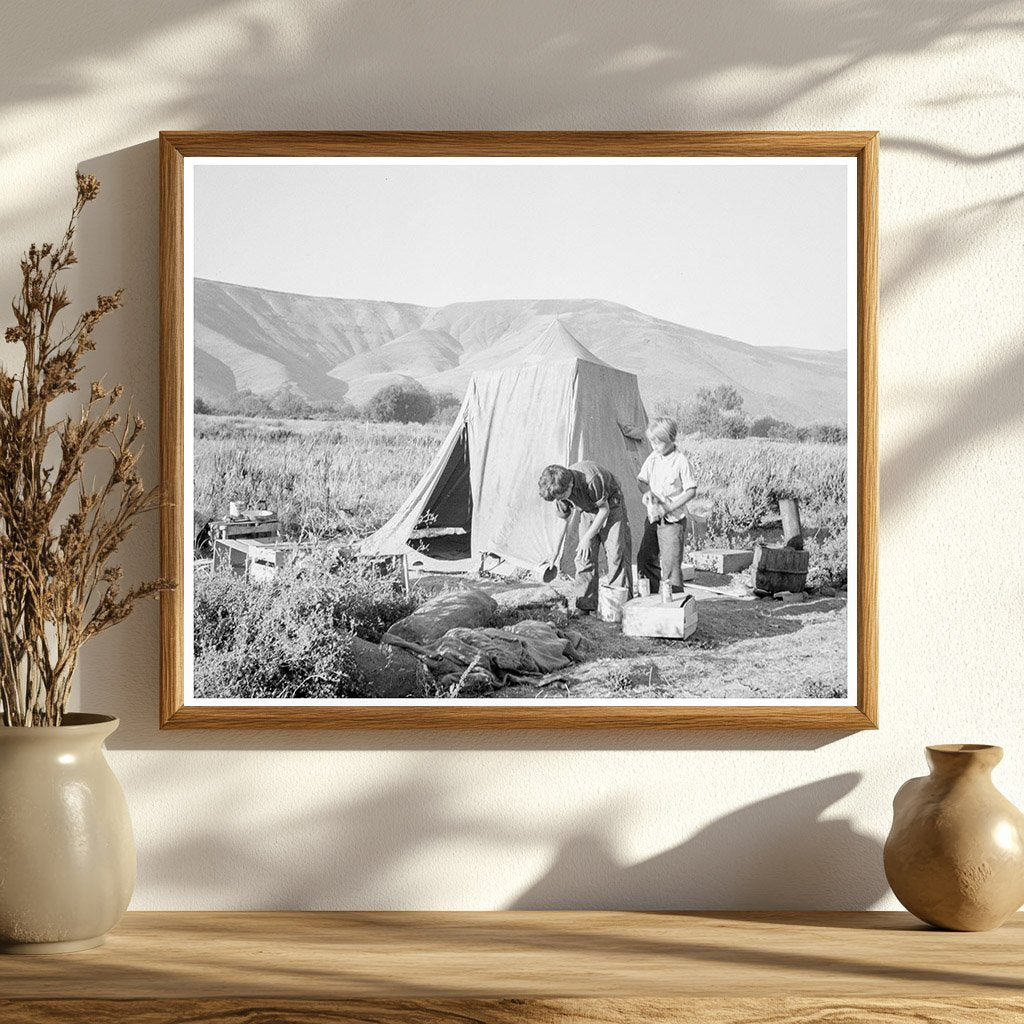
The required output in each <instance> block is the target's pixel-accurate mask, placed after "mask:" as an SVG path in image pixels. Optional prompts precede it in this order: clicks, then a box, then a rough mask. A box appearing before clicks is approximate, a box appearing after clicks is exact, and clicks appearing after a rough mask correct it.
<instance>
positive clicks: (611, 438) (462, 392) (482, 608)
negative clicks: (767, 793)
mask: <svg viewBox="0 0 1024 1024" xmlns="http://www.w3.org/2000/svg"><path fill="white" fill-rule="evenodd" d="M877 155H878V137H877V133H875V132H656V133H621V132H594V133H589V132H588V133H563V132H468V133H452V132H422V133H419V132H416V133H405V132H387V133H376V132H373V133H345V132H271V133H256V132H164V133H162V134H161V139H160V160H161V184H160V188H161V192H160V219H161V269H160V272H161V319H162V340H161V364H162V418H161V425H162V437H161V459H162V474H163V489H164V506H163V514H162V538H161V543H162V561H163V572H164V575H166V576H167V577H169V578H171V579H173V580H174V581H175V582H176V583H177V588H176V589H175V590H173V591H170V592H167V593H164V594H163V595H162V601H163V605H162V694H161V725H162V726H163V727H170V728H239V727H243V728H248V727H253V728H257V727H260V728H291V727H295V728H402V729H405V728H415V729H420V728H445V729H450V728H473V729H479V728H501V729H508V728H530V729H535V728H558V729H562V728H620V729H622V728H629V729H632V728H658V729H685V728H769V729H786V728H794V729H836V730H854V729H866V728H875V727H876V726H877V702H876V676H877V667H876V646H877V625H876V624H877V612H876V598H875V590H876V558H877V555H876V534H877V519H878V504H877V503H878V487H877V454H876V445H875V429H876V428H875V389H876V385H875V360H876V352H875V348H876V341H875V337H876V315H877V249H876V245H877V242H876V233H877V228H876V217H877Z"/></svg>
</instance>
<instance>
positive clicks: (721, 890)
mask: <svg viewBox="0 0 1024 1024" xmlns="http://www.w3.org/2000/svg"><path fill="white" fill-rule="evenodd" d="M293 767H294V777H293V782H294V785H295V787H296V792H302V791H303V789H304V788H305V786H306V785H307V783H312V782H313V781H314V780H313V779H310V778H308V777H307V772H309V771H313V772H315V771H316V769H315V768H314V767H313V766H312V765H309V766H308V767H307V768H305V769H304V767H303V763H302V762H300V763H298V764H296V765H294V766H293ZM575 779H576V782H577V783H578V784H577V785H576V786H575V788H574V783H573V780H572V779H569V780H566V783H565V785H564V788H563V793H562V796H563V798H567V807H568V808H571V809H567V811H566V813H564V814H560V815H557V816H554V817H551V816H547V815H536V814H524V813H523V808H522V793H521V792H520V789H521V787H522V785H523V784H524V782H523V779H521V778H516V779H512V778H509V779H508V780H507V781H505V780H502V779H500V778H495V777H493V776H492V777H490V778H488V779H487V780H486V788H487V791H488V793H490V795H491V800H490V801H488V800H483V801H480V800H479V789H478V783H477V782H476V781H474V779H473V778H471V777H468V776H467V777H466V778H464V779H461V780H459V781H455V780H454V779H453V780H452V781H451V782H450V783H447V784H446V783H442V782H441V781H440V780H439V779H437V778H436V775H435V774H434V773H432V772H430V771H429V767H428V765H427V763H426V762H424V764H422V765H421V764H414V765H413V766H412V768H411V770H409V771H406V772H403V773H402V774H401V775H400V776H399V777H398V778H397V779H395V778H393V779H390V780H388V781H387V782H381V783H380V784H374V783H373V782H372V781H371V782H370V783H369V784H367V782H366V780H356V781H353V782H352V783H350V784H351V785H352V786H353V787H356V788H357V790H358V791H357V792H355V793H353V794H352V795H351V796H346V794H345V789H346V782H345V780H344V779H342V778H339V789H340V790H341V792H339V793H338V794H337V795H336V797H335V798H334V801H333V803H329V804H326V805H321V804H320V803H317V804H316V805H315V807H312V806H307V807H303V806H301V804H300V805H299V806H292V807H290V808H288V809H280V808H277V809H268V808H265V807H260V806H255V805H253V803H252V801H253V798H254V795H255V794H257V793H258V792H259V790H260V783H259V781H258V780H255V779H252V780H250V779H248V778H244V777H235V778H232V779H223V780H212V781H211V785H210V787H209V790H208V792H207V793H206V795H205V797H204V802H203V805H202V811H201V813H195V811H194V808H193V806H192V805H193V800H194V796H193V795H192V794H190V793H185V792H183V791H182V790H181V787H180V785H178V784H177V783H176V782H174V780H170V779H167V778H166V777H165V776H164V774H163V773H160V772H158V771H155V770H154V769H153V768H152V767H148V768H143V769H142V770H141V773H139V774H137V775H136V776H134V778H133V781H132V785H131V792H130V796H131V797H132V800H133V803H135V804H137V805H138V806H140V807H157V806H159V807H162V808H163V809H164V810H163V812H162V813H163V814H164V815H166V814H167V813H168V811H169V810H170V807H169V806H168V801H169V802H170V805H171V806H173V805H174V804H175V803H180V805H181V808H180V813H178V814H176V815H175V818H176V819H177V821H178V825H177V826H176V827H175V828H174V829H173V830H171V831H170V832H169V833H168V835H169V839H168V840H167V841H163V842H160V841H159V840H154V839H153V833H152V832H146V833H145V834H146V835H147V836H148V837H149V839H148V843H147V844H145V845H143V846H142V847H141V848H140V851H139V879H140V890H141V889H143V887H144V890H145V891H144V893H143V898H144V899H145V901H146V903H147V905H150V906H153V905H157V906H159V905H161V894H163V893H175V894H186V895H185V897H184V898H185V899H187V900H188V901H189V902H188V906H189V907H196V908H201V907H203V906H205V905H207V904H208V903H209V901H210V900H212V899H216V900H217V901H218V905H219V906H221V907H223V908H225V909H228V908H230V907H232V906H237V907H240V908H245V907H259V908H262V909H265V910H274V909H307V910H332V909H333V910H343V909H360V908H363V907H368V906H374V907H378V908H380V909H387V908H394V909H398V908H405V909H410V908H426V909H429V908H430V907H435V906H446V907H448V908H450V909H459V908H461V909H473V908H475V907H477V906H479V905H481V904H482V903H487V904H490V905H492V906H493V905H498V906H503V907H505V908H507V909H525V910H531V909H532V910H536V909H559V908H569V907H571V908H574V909H598V908H600V909H628V910H683V909H703V908H707V907H709V906H713V907H715V908H717V909H719V910H724V911H730V910H737V911H739V910H774V909H787V910H799V909H814V908H816V907H821V906H830V907H833V908H835V907H836V898H837V893H841V894H842V903H843V906H845V907H847V908H849V909H865V908H867V907H870V906H872V905H873V904H874V903H875V902H877V901H878V900H879V899H880V898H881V897H882V896H883V894H884V893H885V891H886V883H885V879H884V877H883V873H882V868H881V849H880V844H879V843H878V842H877V841H876V840H875V839H873V838H871V837H870V836H868V835H865V834H863V833H861V832H858V831H857V830H856V829H855V828H854V827H853V826H852V824H851V822H850V820H849V818H846V817H835V818H827V817H825V816H826V814H827V813H828V810H829V808H830V807H831V806H832V805H833V804H836V803H838V802H839V801H842V800H843V799H844V798H845V797H847V796H848V795H849V794H850V793H851V792H852V791H853V790H854V789H855V788H856V786H857V785H858V784H859V782H860V781H861V775H860V773H855V772H850V773H845V774H842V775H836V776H831V777H828V778H824V779H821V780H817V781H814V782H811V783H808V784H806V785H802V786H798V787H795V788H793V789H789V790H784V791H782V792H780V793H777V794H775V795H773V796H771V797H768V798H766V799H763V800H759V801H757V802H754V803H750V804H747V805H745V806H743V807H740V808H738V809H737V810H734V811H732V812H731V813H729V814H727V815H725V816H724V817H722V818H721V819H719V820H717V821H714V822H712V823H711V824H710V825H707V826H706V827H704V828H702V829H700V830H698V831H696V832H694V833H693V834H692V835H691V836H689V838H687V839H685V840H683V841H682V842H679V843H678V844H677V845H675V846H673V847H671V848H669V849H666V850H664V851H663V852H661V853H659V854H657V855H655V856H653V857H649V858H646V859H643V860H640V861H638V862H636V863H628V862H627V860H626V859H624V858H623V857H622V856H621V855H617V854H616V853H615V852H614V849H615V847H616V846H620V845H621V842H622V839H623V837H624V836H628V831H629V822H630V821H632V820H634V818H635V813H636V809H635V808H634V807H633V806H631V801H630V800H629V797H628V794H627V793H625V792H620V793H619V794H618V795H612V796H608V797H605V798H601V799H596V800H595V799H594V795H593V793H592V792H590V790H589V787H588V786H587V783H586V781H585V780H583V779H581V777H579V776H576V777H575ZM542 782H543V775H542V772H538V773H535V774H534V775H533V777H532V784H534V785H536V784H542ZM708 784H711V783H710V781H709V780H708V779H705V780H704V782H703V783H700V784H699V785H708ZM506 787H507V789H508V793H507V796H506V797H504V798H503V797H502V796H501V794H502V792H503V790H504V789H505V788H506ZM474 795H475V797H476V799H474ZM384 805H386V807H387V813H381V808H382V806H384ZM246 808H249V810H246ZM271 826H272V827H271ZM678 828H679V832H680V833H685V832H686V831H687V829H688V823H687V822H686V821H685V820H682V819H681V820H680V821H679V823H678ZM567 836H569V837H570V838H568V839H567V838H566V837H567ZM545 851H550V854H546V853H545ZM485 852H486V855H485ZM538 854H540V856H539V857H538ZM466 856H468V857H470V858H471V864H472V868H473V870H472V874H471V875H470V876H468V877H467V876H464V875H463V872H464V871H465V870H466V863H465V861H464V857H466ZM535 865H540V866H539V868H538V867H535ZM532 874H533V875H536V880H535V881H534V882H532V883H531V884H529V885H528V886H527V887H526V888H525V889H522V890H521V891H518V893H517V889H518V888H519V886H520V885H521V884H522V882H521V880H522V879H523V878H529V877H530V876H531V875H532ZM182 898H183V897H182V896H180V895H179V896H178V897H177V899H178V901H179V902H178V904H177V905H178V906H179V907H181V903H180V900H181V899H182Z"/></svg>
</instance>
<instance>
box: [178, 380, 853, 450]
mask: <svg viewBox="0 0 1024 1024" xmlns="http://www.w3.org/2000/svg"><path fill="white" fill-rule="evenodd" d="M460 404H461V402H460V401H459V399H458V398H457V397H456V396H455V395H452V394H449V393H448V392H444V391H428V390H427V389H426V388H425V387H423V386H422V385H419V384H412V383H401V384H388V385H387V386H386V387H383V388H381V389H380V391H378V392H377V393H376V394H375V395H374V396H373V397H372V398H371V399H370V400H369V401H368V402H366V403H365V404H363V405H354V404H353V403H352V402H347V401H345V400H344V399H341V400H336V401H312V400H310V399H307V398H305V397H304V396H303V395H302V394H300V393H299V392H298V391H297V390H296V388H295V387H294V386H293V385H290V384H285V385H283V386H282V387H280V388H278V389H277V390H276V391H273V392H271V393H269V394H261V395H258V394H255V393H254V392H252V391H240V392H238V394H236V395H234V396H233V397H232V398H230V399H229V400H227V401H225V402H213V401H211V400H207V399H203V398H196V400H195V411H196V412H197V413H201V414H206V415H212V416H251V417H256V418H260V419H292V420H368V421H370V422H373V423H449V422H451V420H453V419H454V417H455V413H456V411H457V410H458V408H459V406H460ZM655 412H656V414H657V415H659V416H668V417H670V418H671V419H674V420H676V422H677V423H678V424H679V431H680V433H682V434H701V435H703V436H704V437H727V438H743V437H765V438H772V439H774V440H780V441H819V442H824V443H825V444H846V439H847V430H846V425H845V424H840V423H812V424H810V425H802V426H796V425H794V424H792V423H789V422H787V421H786V420H780V419H777V418H776V417H775V416H756V417H751V416H748V415H747V414H746V413H745V412H744V411H743V396H742V395H741V394H740V393H739V391H737V389H736V388H735V387H733V386H732V385H731V384H719V385H718V386H717V387H714V388H709V387H702V388H698V389H697V391H696V393H695V394H694V395H693V396H692V397H690V398H689V399H687V400H685V401H683V402H678V403H662V404H661V405H660V406H659V407H658V408H657V409H656V410H655Z"/></svg>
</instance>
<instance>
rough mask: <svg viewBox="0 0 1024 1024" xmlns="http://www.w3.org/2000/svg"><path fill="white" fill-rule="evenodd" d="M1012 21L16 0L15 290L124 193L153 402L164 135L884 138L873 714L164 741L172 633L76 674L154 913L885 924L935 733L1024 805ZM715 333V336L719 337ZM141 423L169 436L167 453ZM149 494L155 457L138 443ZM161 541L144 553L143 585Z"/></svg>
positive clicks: (9, 128)
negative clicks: (821, 729)
mask: <svg viewBox="0 0 1024 1024" xmlns="http://www.w3.org/2000/svg"><path fill="white" fill-rule="evenodd" d="M1022 15H1024V10H1022V5H1021V4H1020V3H1019V2H1018V3H998V2H981V0H930V2H928V3H917V2H913V3H912V2H905V0H904V2H889V3H886V2H883V0H872V2H865V3H851V2H845V3H844V2H839V0H820V2H815V0H803V2H794V0H762V2H760V3H752V2H748V0H716V2H713V3H708V2H701V0H690V2H656V3H639V4H638V3H626V2H620V3H610V2H587V3H583V2H577V3H570V2H566V0H515V2H505V3H499V2H483V0H463V2H444V3H442V2H436V3H434V2H413V0H406V2H398V0H374V2H370V0H352V2H348V3H343V2H314V0H265V2H255V0H250V2H243V0H234V2H228V0H161V2H159V3H157V2H152V0H136V2H133V3H123V2H116V0H94V2H92V3H90V4H65V3H56V2H54V0H8V2H7V3H6V4H5V8H4V26H3V33H2V37H0V57H2V59H0V97H2V106H0V152H2V158H0V168H2V172H3V188H2V190H0V294H2V295H7V294H10V293H12V291H13V288H14V284H15V280H16V277H15V273H14V272H15V271H16V269H17V267H16V257H17V255H18V253H19V252H20V251H21V249H22V248H24V247H25V246H26V245H27V243H28V242H29V241H31V240H33V239H37V240H40V241H42V240H45V239H47V238H51V237H54V236H55V235H56V234H57V232H58V231H59V230H60V227H61V226H62V224H63V217H64V215H65V211H66V209H67V207H68V205H69V202H70V198H71V195H72V188H73V172H74V168H75V166H76V165H80V166H82V167H83V168H84V169H86V170H88V171H91V172H93V173H95V174H97V175H98V176H99V177H100V178H101V179H102V181H103V185H104V195H103V197H102V199H101V200H100V201H99V202H97V203H96V204H94V205H93V206H92V207H91V208H90V209H89V211H88V214H87V217H86V220H85V222H84V224H83V228H82V239H81V246H80V251H81V256H82V267H81V280H80V281H79V283H78V285H77V294H78V296H79V297H80V298H81V299H87V298H89V297H90V296H92V295H95V294H96V292H97V291H106V290H111V289H112V288H114V287H116V286H118V285H125V286H126V288H127V308H126V309H125V310H124V311H123V312H121V313H119V314H118V315H117V318H116V320H115V319H111V320H109V321H108V322H107V324H108V326H107V325H105V328H104V331H103V334H102V338H101V346H102V349H103V351H102V352H101V353H99V354H98V357H97V362H96V364H95V365H96V367H97V371H98V372H99V371H102V370H106V372H108V373H109V375H110V378H111V379H112V380H118V379H119V380H122V381H124V382H125V383H126V384H127V385H128V387H129V389H130V390H132V391H134V393H135V394H136V396H137V399H138V403H139V405H140V407H141V408H142V410H143V411H144V413H145V415H146V416H147V418H148V419H149V420H150V421H151V422H152V423H153V425H154V427H155V424H156V419H157V408H158V397H157V346H158V337H157V328H158V322H157V278H156V265H157V232H156V229H157V207H156V183H157V175H156V144H155V142H154V139H155V136H156V133H157V132H158V131H159V130H160V129H163V128H175V129H199V128H253V129H260V128H262V129H269V128H325V129H327V128H351V129H356V128H361V129H386V128H410V129H415V128H418V129H426V128H452V129H456V128H461V129H470V128H519V129H526V128H559V129H582V128H606V129H612V128H618V129H652V128H666V129H682V128H757V129H776V128H790V129H795V128H811V129H823V128H868V129H878V130H879V131H880V132H881V133H882V157H881V223H882V235H881V249H882V316H881V329H880V339H881V340H880V352H879V356H880V370H881V382H880V396H879V397H880V407H881V440H882V530H881V589H880V595H879V597H880V618H881V679H880V684H879V685H880V693H881V719H882V728H881V730H880V731H879V732H877V733H871V734H860V735H854V736H848V737H838V736H829V735H827V734H825V735H814V734H801V735H783V734H767V735H757V734H753V733H751V734H721V735H715V734H707V733H692V734H685V735H680V736H676V737H672V736H668V737H666V736H663V735H644V734H642V733H627V734H620V735H617V736H606V735H601V736H587V735H582V734H580V735H574V734H568V733H563V734H552V735H543V734H538V735H534V736H524V735H517V734H508V735H479V736H475V735H457V734H444V735H435V736H432V737H431V736H417V735H412V734H409V735H392V734H387V735H385V734H381V735H371V734H346V733H335V734H324V735H311V734H303V733H295V734H292V733H272V734H255V733H253V734H247V733H241V732H239V733H231V734H224V735H215V734H213V733H205V734H204V733H184V734H182V733H178V734H165V733H161V732H160V731H159V730H158V729H157V728H156V717H157V686H158V678H157V673H158V663H157V616H156V608H155V606H150V607H147V608H145V609H144V610H143V611H141V612H140V613H138V614H137V615H136V616H135V618H134V619H133V620H131V621H129V622H128V623H126V624H125V625H123V626H122V627H120V628H119V629H118V630H116V631H113V632H111V633H109V634H107V636H106V637H105V638H104V639H102V640H101V641H99V642H97V643H95V644H94V645H93V646H92V649H91V650H89V651H88V652H87V654H86V656H85V659H84V665H83V671H82V675H83V679H82V705H83V706H84V707H86V708H88V709H91V710H101V711H107V712H114V713H117V714H118V715H120V716H121V718H122V720H123V725H122V728H121V730H120V732H119V733H118V734H117V735H115V736H114V737H113V738H112V741H111V744H110V746H111V752H110V759H111V761H112V763H113V765H114V767H115V770H116V771H117V773H118V774H119V775H120V777H121V778H122V779H123V780H124V783H125V786H126V788H127V790H128V794H129V798H130V801H131V804H132V811H133V815H134V819H135V824H136V830H137V833H138V845H139V884H138V889H137V892H136V897H135V903H134V906H136V907H137V908H147V907H166V908H193V907H197V908H198V907H280V908H286V907H296V908H307V907H308V908H330V907H338V908H344V907H359V908H384V907H397V908H412V907H423V908H427V907H436V908H482V909H483V908H493V907H511V906H530V907H553V906H579V907H586V906H622V907H683V906H688V907H721V908H756V907H792V908H798V907H811V908H853V907H872V906H880V907H881V906H893V905H894V904H893V901H892V897H891V896H890V895H889V894H888V892H887V889H886V887H885V881H884V878H883V876H882V872H881V866H880V843H881V841H882V839H883V838H884V835H885V832H886V829H887V827H888V823H889V807H890V800H891V797H892V794H893V792H894V791H895V789H896V787H897V786H898V784H899V783H900V782H901V781H902V780H903V779H905V778H907V777H908V776H910V775H912V774H916V773H919V772H920V770H921V769H922V767H923V758H922V747H923V746H924V744H925V743H928V742H944V741H975V742H977V741H982V742H995V743H1000V744H1002V745H1004V746H1005V747H1006V748H1007V761H1006V763H1005V765H1004V767H1003V768H1002V769H1001V771H1000V774H999V777H998V781H999V783H1000V785H1001V786H1002V788H1003V789H1004V791H1005V792H1006V793H1007V795H1008V796H1010V797H1011V799H1014V800H1015V801H1016V802H1017V803H1018V804H1024V687H1022V682H1021V679H1022V672H1021V662H1022V657H1024V629H1022V623H1024V582H1022V581H1024V554H1022V552H1024V547H1022V545H1021V542H1020V534H1021V529H1020V524H1021V517H1022V509H1024V473H1022V471H1021V459H1022V452H1024V402H1022V400H1021V399H1022V382H1024V332H1022V326H1024V310H1022V299H1021V295H1022V288H1021V278H1022V275H1021V270H1022V267H1021V239H1022V237H1024V223H1022V209H1024V202H1022V189H1024V173H1022V146H1021V134H1020V130H1021V124H1022V123H1024V116H1022V113H1024V112H1022V109H1021V84H1022V83H1021V72H1020V47H1019V40H1020V23H1021V20H1022ZM695 326H698V327H699V326H700V325H699V324H697V325H695ZM155 444H156V437H155V432H154V436H153V439H152V441H151V445H153V446H155ZM146 465H147V467H148V473H149V478H150V479H155V475H156V467H155V461H154V458H153V452H152V451H150V453H149V456H148V460H147V463H146ZM156 545H157V535H156V524H155V522H154V523H153V524H152V525H151V526H150V527H149V528H147V529H145V530H140V531H138V532H137V534H136V536H135V537H134V539H133V542H132V544H131V548H130V552H129V558H130V562H131V566H132V567H133V568H134V569H136V570H138V572H139V573H148V574H152V573H154V572H155V571H156V568H157V559H156Z"/></svg>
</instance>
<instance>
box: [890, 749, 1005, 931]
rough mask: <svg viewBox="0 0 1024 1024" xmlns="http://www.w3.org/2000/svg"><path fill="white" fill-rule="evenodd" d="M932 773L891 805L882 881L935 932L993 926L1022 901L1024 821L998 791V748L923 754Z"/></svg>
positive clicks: (1000, 753) (902, 791) (910, 785)
mask: <svg viewBox="0 0 1024 1024" xmlns="http://www.w3.org/2000/svg"><path fill="white" fill-rule="evenodd" d="M927 755H928V763H929V765H930V767H931V774H930V775H927V776H925V777H923V778H917V779H911V780H910V781H909V782H906V783H904V784H903V786H902V787H901V788H900V790H899V792H898V793H897V794H896V797H895V799H894V800H893V822H892V830H891V831H890V833H889V838H888V839H887V840H886V843H885V853H884V860H885V876H886V878H887V879H888V880H889V885H890V886H891V887H892V891H893V892H894V893H895V894H896V898H897V899H898V900H899V901H900V903H902V904H903V906H905V907H906V908H907V910H909V911H910V912H911V913H912V914H914V915H915V916H916V917H919V918H921V920H922V921H926V922H927V923H928V924H932V925H935V926H936V927H937V928H948V929H951V930H954V931H970V932H974V931H986V930H988V929H990V928H998V927H999V925H1001V924H1002V923H1003V922H1004V921H1005V920H1006V919H1007V918H1008V917H1009V916H1010V915H1011V914H1013V913H1014V912H1015V911H1016V910H1018V909H1019V907H1020V906H1021V904H1022V903H1024V815H1022V814H1021V812H1020V811H1019V810H1017V808H1016V807H1014V806H1013V804H1011V803H1010V801H1009V800H1007V799H1006V797H1004V796H1003V795H1002V793H1000V792H999V790H997V789H996V787H995V786H994V785H993V783H992V769H993V768H994V767H995V766H996V765H997V764H998V763H999V762H1000V760H1001V759H1002V756H1003V751H1002V750H1001V749H1000V748H999V747H992V746H985V745H981V744H948V745H941V746H933V747H928V748H927Z"/></svg>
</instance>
